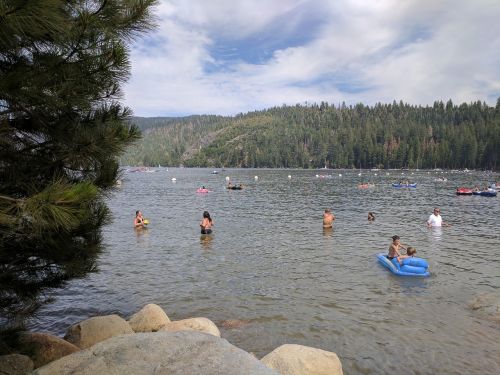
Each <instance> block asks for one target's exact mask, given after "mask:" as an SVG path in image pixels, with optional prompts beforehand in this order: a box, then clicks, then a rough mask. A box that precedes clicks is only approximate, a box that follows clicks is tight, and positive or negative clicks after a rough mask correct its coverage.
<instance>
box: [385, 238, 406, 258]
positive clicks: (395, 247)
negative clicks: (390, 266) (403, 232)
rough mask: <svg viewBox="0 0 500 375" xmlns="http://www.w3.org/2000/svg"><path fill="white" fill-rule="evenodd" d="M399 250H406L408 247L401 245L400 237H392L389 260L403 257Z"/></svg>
mask: <svg viewBox="0 0 500 375" xmlns="http://www.w3.org/2000/svg"><path fill="white" fill-rule="evenodd" d="M399 249H403V250H406V247H405V246H403V244H401V242H400V239H399V236H392V243H391V245H390V246H389V254H387V259H389V260H393V259H394V258H398V257H400V256H401V252H400V251H399Z"/></svg>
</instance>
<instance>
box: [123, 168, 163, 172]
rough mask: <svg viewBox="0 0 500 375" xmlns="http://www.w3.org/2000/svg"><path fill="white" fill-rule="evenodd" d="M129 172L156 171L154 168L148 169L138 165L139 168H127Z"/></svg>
mask: <svg viewBox="0 0 500 375" xmlns="http://www.w3.org/2000/svg"><path fill="white" fill-rule="evenodd" d="M129 172H130V173H136V172H145V173H153V172H156V171H155V170H154V169H150V168H148V167H139V168H134V169H129Z"/></svg>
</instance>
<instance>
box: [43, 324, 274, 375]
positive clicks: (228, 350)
mask: <svg viewBox="0 0 500 375" xmlns="http://www.w3.org/2000/svg"><path fill="white" fill-rule="evenodd" d="M33 374H34V375H53V374H58V375H65V374H68V375H69V374H71V375H88V374H120V375H153V374H154V375H167V374H168V375H185V374H203V375H226V374H227V375H229V374H231V375H234V374H247V375H271V374H273V375H278V373H277V372H275V371H273V370H271V369H269V368H267V367H266V366H264V365H263V364H262V363H261V362H260V361H259V360H257V359H256V358H254V357H253V356H252V355H250V354H248V353H247V352H245V351H243V350H241V349H238V348H237V347H235V346H233V345H231V344H230V343H229V342H227V341H226V340H224V339H221V338H218V337H215V336H212V335H207V334H205V333H200V332H186V331H184V332H155V333H151V332H150V333H136V334H134V335H122V336H117V337H113V338H111V339H109V340H106V341H103V342H101V343H99V344H96V345H94V346H93V347H92V348H89V349H86V350H82V351H79V352H77V353H74V354H71V355H69V356H66V357H64V358H61V359H59V360H57V361H55V362H52V363H49V364H48V365H45V366H43V367H40V368H38V369H36V370H35V372H34V373H33Z"/></svg>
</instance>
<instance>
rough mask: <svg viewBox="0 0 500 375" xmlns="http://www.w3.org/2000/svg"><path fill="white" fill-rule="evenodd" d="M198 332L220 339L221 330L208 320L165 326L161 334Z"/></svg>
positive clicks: (196, 319) (200, 319)
mask: <svg viewBox="0 0 500 375" xmlns="http://www.w3.org/2000/svg"><path fill="white" fill-rule="evenodd" d="M165 331H166V332H177V331H198V332H205V333H208V334H210V335H213V336H217V337H220V331H219V328H217V326H216V325H215V323H214V322H212V321H211V320H210V319H207V318H189V319H183V320H176V321H173V322H170V323H167V324H165V325H164V326H163V327H161V328H160V330H159V332H165Z"/></svg>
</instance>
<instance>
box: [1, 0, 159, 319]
mask: <svg viewBox="0 0 500 375" xmlns="http://www.w3.org/2000/svg"><path fill="white" fill-rule="evenodd" d="M154 4H155V0H126V1H124V0H122V1H120V0H111V1H109V0H94V1H79V0H70V1H63V0H43V1H42V0H34V1H25V0H4V1H1V2H0V313H1V315H2V316H3V317H4V319H5V318H6V319H15V320H19V319H21V320H22V318H23V317H24V316H28V315H29V314H31V313H32V312H33V311H35V310H36V307H37V306H38V305H39V303H40V302H41V300H40V298H39V297H40V294H41V293H42V292H43V291H44V290H46V289H47V288H53V287H59V286H61V285H62V284H63V283H64V282H65V281H66V280H68V279H70V278H72V277H80V276H83V275H85V274H86V273H87V272H92V271H93V270H95V260H96V256H97V255H98V254H99V250H100V231H99V230H100V227H101V226H102V224H103V223H104V222H105V221H106V220H107V219H108V216H109V213H108V209H107V207H106V206H105V205H104V203H103V198H102V197H103V194H104V193H105V191H106V190H107V189H110V188H111V187H112V186H114V185H115V182H116V178H117V175H118V167H119V164H118V161H117V158H118V157H119V155H120V154H121V153H122V152H123V151H124V149H125V148H126V147H127V146H129V145H131V144H132V143H133V142H134V141H136V140H137V139H139V137H140V132H139V130H138V128H136V127H135V126H134V125H130V123H129V121H128V120H129V118H130V115H131V113H130V110H129V109H127V108H122V107H121V105H120V103H119V99H120V95H121V90H120V86H121V84H122V83H123V82H124V81H125V80H126V79H127V78H128V76H129V68H130V63H129V59H128V49H127V43H128V42H130V41H131V39H132V38H133V37H135V36H137V35H139V34H141V33H143V32H146V31H148V30H149V29H151V27H152V17H151V14H150V11H151V8H152V6H153V5H154Z"/></svg>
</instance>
